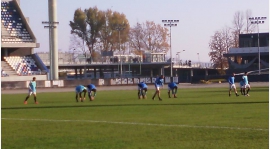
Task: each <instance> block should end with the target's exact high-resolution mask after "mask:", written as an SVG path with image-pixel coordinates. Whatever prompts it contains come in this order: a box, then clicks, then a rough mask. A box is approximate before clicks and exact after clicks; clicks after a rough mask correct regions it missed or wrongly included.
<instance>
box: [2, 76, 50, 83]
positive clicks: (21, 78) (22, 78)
mask: <svg viewBox="0 0 270 149" xmlns="http://www.w3.org/2000/svg"><path fill="white" fill-rule="evenodd" d="M33 77H36V80H38V81H40V80H42V81H45V80H47V75H32V76H9V77H1V82H10V83H11V82H17V81H30V80H32V79H33Z"/></svg>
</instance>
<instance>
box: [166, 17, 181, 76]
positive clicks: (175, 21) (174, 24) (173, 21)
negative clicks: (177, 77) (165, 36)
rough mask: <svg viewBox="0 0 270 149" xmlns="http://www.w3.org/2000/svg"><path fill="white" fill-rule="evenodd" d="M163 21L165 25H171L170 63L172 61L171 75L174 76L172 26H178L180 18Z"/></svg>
mask: <svg viewBox="0 0 270 149" xmlns="http://www.w3.org/2000/svg"><path fill="white" fill-rule="evenodd" d="M162 23H164V26H166V27H167V26H169V27H170V63H171V66H170V67H171V77H172V76H173V73H172V67H173V65H172V40H171V37H172V34H171V27H172V26H177V24H176V23H179V20H162Z"/></svg>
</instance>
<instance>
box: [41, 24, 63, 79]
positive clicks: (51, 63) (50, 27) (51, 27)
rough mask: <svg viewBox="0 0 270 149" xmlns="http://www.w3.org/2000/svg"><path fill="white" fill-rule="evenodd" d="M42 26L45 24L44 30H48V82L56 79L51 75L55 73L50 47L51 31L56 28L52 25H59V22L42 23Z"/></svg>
mask: <svg viewBox="0 0 270 149" xmlns="http://www.w3.org/2000/svg"><path fill="white" fill-rule="evenodd" d="M42 24H47V25H45V26H44V28H48V29H49V49H50V52H49V53H50V73H49V76H50V77H49V80H54V79H58V78H55V77H54V76H53V74H54V73H55V71H54V69H53V68H54V66H53V63H54V62H53V45H52V34H51V30H52V29H55V28H56V26H55V25H54V24H59V22H49V21H42ZM57 76H58V72H57Z"/></svg>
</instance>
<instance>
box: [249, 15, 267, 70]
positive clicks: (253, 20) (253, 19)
mask: <svg viewBox="0 0 270 149" xmlns="http://www.w3.org/2000/svg"><path fill="white" fill-rule="evenodd" d="M266 19H267V17H251V18H249V20H250V21H251V24H257V28H258V69H259V75H261V51H260V32H259V24H264V20H266Z"/></svg>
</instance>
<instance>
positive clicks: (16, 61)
mask: <svg viewBox="0 0 270 149" xmlns="http://www.w3.org/2000/svg"><path fill="white" fill-rule="evenodd" d="M4 59H5V60H6V61H7V63H8V64H9V65H10V66H11V67H12V69H13V70H15V71H16V73H17V74H18V75H33V74H35V75H38V74H41V70H40V69H39V68H38V67H37V65H36V64H35V61H34V59H32V58H31V57H30V56H9V57H4Z"/></svg>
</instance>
